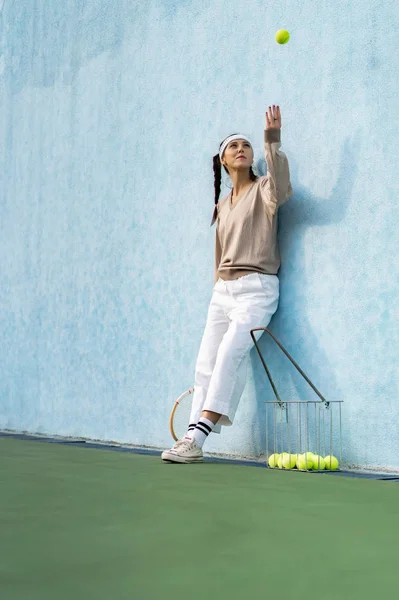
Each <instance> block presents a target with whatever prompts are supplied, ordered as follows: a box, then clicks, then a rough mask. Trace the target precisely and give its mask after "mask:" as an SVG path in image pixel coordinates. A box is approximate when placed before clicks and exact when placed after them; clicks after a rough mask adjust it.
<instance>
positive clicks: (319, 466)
mask: <svg viewBox="0 0 399 600" xmlns="http://www.w3.org/2000/svg"><path fill="white" fill-rule="evenodd" d="M325 468H326V463H325V462H324V458H322V457H321V456H317V454H315V455H314V456H313V471H324V469H325Z"/></svg>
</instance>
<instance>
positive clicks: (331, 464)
mask: <svg viewBox="0 0 399 600" xmlns="http://www.w3.org/2000/svg"><path fill="white" fill-rule="evenodd" d="M324 462H325V465H326V469H327V470H328V471H336V470H337V469H338V466H339V462H338V459H337V458H335V456H326V457H325V458H324Z"/></svg>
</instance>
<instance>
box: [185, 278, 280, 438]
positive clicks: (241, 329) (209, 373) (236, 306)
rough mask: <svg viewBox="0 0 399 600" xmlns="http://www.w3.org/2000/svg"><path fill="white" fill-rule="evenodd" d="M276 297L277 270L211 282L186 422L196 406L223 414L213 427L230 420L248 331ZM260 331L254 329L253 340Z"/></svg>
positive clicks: (266, 318) (266, 317)
mask: <svg viewBox="0 0 399 600" xmlns="http://www.w3.org/2000/svg"><path fill="white" fill-rule="evenodd" d="M278 298H279V280H278V277H277V276H276V275H260V274H258V273H251V274H250V275H244V276H243V277H240V278H239V279H235V280H233V281H224V280H223V279H219V280H218V281H217V282H216V284H215V287H214V289H213V294H212V298H211V302H210V305H209V310H208V317H207V322H206V326H205V331H204V334H203V337H202V342H201V346H200V350H199V353H198V358H197V363H196V368H195V382H194V396H193V405H192V410H191V415H190V423H198V420H199V418H200V416H201V412H202V411H203V410H209V411H212V412H215V413H220V414H221V415H222V416H221V417H220V419H219V421H218V423H217V425H216V426H215V428H214V429H213V431H214V432H215V433H220V429H221V426H222V425H232V424H233V419H234V415H235V413H236V410H237V407H238V403H239V401H240V398H241V396H242V393H243V391H244V387H245V383H246V378H247V367H248V359H249V352H250V350H251V348H252V346H253V341H252V337H251V335H250V331H251V329H255V328H256V327H267V325H268V324H269V322H270V319H271V318H272V316H273V314H274V313H275V312H276V310H277V306H278ZM262 333H263V332H262V331H257V332H256V333H255V338H256V340H258V339H259V338H260V336H261V335H262Z"/></svg>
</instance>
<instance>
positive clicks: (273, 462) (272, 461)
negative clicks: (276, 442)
mask: <svg viewBox="0 0 399 600" xmlns="http://www.w3.org/2000/svg"><path fill="white" fill-rule="evenodd" d="M279 458H280V455H279V454H272V455H271V456H269V467H271V468H272V469H276V468H277V467H278V459H279Z"/></svg>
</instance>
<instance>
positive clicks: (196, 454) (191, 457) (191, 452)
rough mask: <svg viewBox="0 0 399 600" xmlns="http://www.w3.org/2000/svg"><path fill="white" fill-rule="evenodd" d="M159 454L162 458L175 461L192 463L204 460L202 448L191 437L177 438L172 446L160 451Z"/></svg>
mask: <svg viewBox="0 0 399 600" xmlns="http://www.w3.org/2000/svg"><path fill="white" fill-rule="evenodd" d="M161 456H162V460H165V461H167V462H176V463H194V462H202V461H203V460H204V455H203V454H202V448H200V447H199V446H197V442H196V441H195V440H191V439H182V440H179V441H178V442H176V444H175V445H174V446H173V448H171V449H170V450H165V452H162V455H161Z"/></svg>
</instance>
